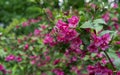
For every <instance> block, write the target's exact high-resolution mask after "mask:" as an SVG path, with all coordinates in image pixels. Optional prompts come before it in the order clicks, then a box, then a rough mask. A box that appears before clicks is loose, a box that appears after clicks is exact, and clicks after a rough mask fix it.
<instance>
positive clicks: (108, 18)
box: [102, 12, 110, 22]
mask: <svg viewBox="0 0 120 75" xmlns="http://www.w3.org/2000/svg"><path fill="white" fill-rule="evenodd" d="M102 18H103V19H104V21H105V22H108V21H109V20H110V16H109V13H108V12H107V13H105V14H103V16H102Z"/></svg>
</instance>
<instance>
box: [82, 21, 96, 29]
mask: <svg viewBox="0 0 120 75" xmlns="http://www.w3.org/2000/svg"><path fill="white" fill-rule="evenodd" d="M80 28H91V29H94V26H93V24H92V22H91V21H87V22H85V23H84V24H82V25H81V26H80Z"/></svg>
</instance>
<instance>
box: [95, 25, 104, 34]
mask: <svg viewBox="0 0 120 75" xmlns="http://www.w3.org/2000/svg"><path fill="white" fill-rule="evenodd" d="M94 29H95V30H96V32H97V33H98V32H99V31H101V30H102V29H103V26H102V25H99V24H95V25H94Z"/></svg>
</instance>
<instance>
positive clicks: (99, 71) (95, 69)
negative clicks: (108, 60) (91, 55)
mask: <svg viewBox="0 0 120 75" xmlns="http://www.w3.org/2000/svg"><path fill="white" fill-rule="evenodd" d="M87 69H88V72H89V75H113V72H112V70H110V69H108V68H106V67H104V66H102V65H101V64H100V63H98V64H96V65H95V66H91V65H89V66H88V68H87Z"/></svg>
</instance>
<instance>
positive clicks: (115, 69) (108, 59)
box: [104, 51, 116, 70]
mask: <svg viewBox="0 0 120 75" xmlns="http://www.w3.org/2000/svg"><path fill="white" fill-rule="evenodd" d="M104 53H105V55H106V57H107V58H108V60H109V62H110V64H111V65H112V67H113V69H114V70H116V68H115V66H114V64H113V62H112V60H111V59H110V57H109V55H108V54H107V52H106V51H104Z"/></svg>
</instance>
